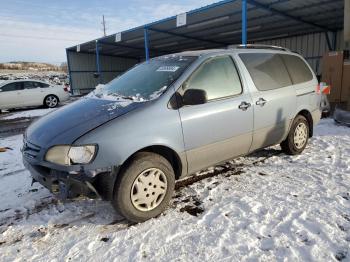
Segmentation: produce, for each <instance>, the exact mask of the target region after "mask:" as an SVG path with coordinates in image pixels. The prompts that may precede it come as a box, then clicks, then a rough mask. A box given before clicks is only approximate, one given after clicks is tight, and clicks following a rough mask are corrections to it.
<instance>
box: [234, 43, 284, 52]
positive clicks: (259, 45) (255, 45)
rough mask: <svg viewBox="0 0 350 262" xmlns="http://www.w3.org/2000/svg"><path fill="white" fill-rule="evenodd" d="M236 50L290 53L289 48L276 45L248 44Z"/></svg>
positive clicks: (239, 46) (238, 46)
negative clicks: (270, 50)
mask: <svg viewBox="0 0 350 262" xmlns="http://www.w3.org/2000/svg"><path fill="white" fill-rule="evenodd" d="M236 48H239V49H274V50H281V51H286V52H290V50H289V49H288V48H285V47H282V46H275V45H261V44H246V45H237V46H236Z"/></svg>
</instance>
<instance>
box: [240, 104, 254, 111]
mask: <svg viewBox="0 0 350 262" xmlns="http://www.w3.org/2000/svg"><path fill="white" fill-rule="evenodd" d="M249 107H251V104H250V103H247V102H242V103H241V104H240V105H239V106H238V108H239V109H241V110H243V111H246V110H247V109H248V108H249Z"/></svg>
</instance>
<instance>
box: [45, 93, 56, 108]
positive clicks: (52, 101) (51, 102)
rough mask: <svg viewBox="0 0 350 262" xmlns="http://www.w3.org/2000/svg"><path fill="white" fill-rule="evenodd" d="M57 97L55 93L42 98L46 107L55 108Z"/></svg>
mask: <svg viewBox="0 0 350 262" xmlns="http://www.w3.org/2000/svg"><path fill="white" fill-rule="evenodd" d="M58 102H59V99H58V97H57V96H55V95H48V96H46V97H45V99H44V106H46V107H48V108H55V107H56V106H57V105H58Z"/></svg>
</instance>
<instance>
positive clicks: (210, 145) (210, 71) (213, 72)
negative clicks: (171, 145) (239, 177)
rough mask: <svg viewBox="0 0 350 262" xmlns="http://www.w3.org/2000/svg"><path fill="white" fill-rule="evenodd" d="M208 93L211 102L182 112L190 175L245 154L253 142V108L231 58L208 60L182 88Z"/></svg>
mask: <svg viewBox="0 0 350 262" xmlns="http://www.w3.org/2000/svg"><path fill="white" fill-rule="evenodd" d="M187 89H202V90H204V91H206V93H207V98H208V101H207V103H205V104H200V105H188V106H186V105H185V106H183V107H181V108H180V109H179V111H180V117H181V121H182V128H183V135H184V144H185V150H186V154H187V161H188V172H189V173H194V172H196V171H199V170H201V169H203V168H206V167H209V166H211V165H214V164H216V163H219V162H222V161H225V160H228V159H231V158H233V157H235V156H238V155H242V154H245V153H247V152H248V151H249V148H250V146H251V143H252V130H253V108H252V106H251V98H250V95H249V94H248V93H247V92H246V91H245V90H244V88H243V87H242V82H241V80H240V77H239V74H238V71H237V67H236V66H235V63H234V61H233V59H232V57H231V56H219V57H213V58H210V59H208V60H206V61H205V62H204V63H203V64H202V65H201V66H199V67H198V68H197V69H196V71H195V72H194V73H193V74H192V75H191V77H190V78H189V79H188V80H187V81H186V82H185V83H184V84H183V86H182V87H181V88H180V90H179V93H180V94H183V93H184V92H185V91H186V90H187Z"/></svg>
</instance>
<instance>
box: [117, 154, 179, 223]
mask: <svg viewBox="0 0 350 262" xmlns="http://www.w3.org/2000/svg"><path fill="white" fill-rule="evenodd" d="M174 187H175V175H174V170H173V168H172V167H171V165H170V163H169V162H168V161H167V160H166V159H165V158H164V157H162V156H160V155H158V154H155V153H150V152H141V153H138V154H136V155H135V157H134V158H133V159H132V160H131V161H130V163H129V165H128V166H127V167H126V168H125V169H124V170H122V171H121V173H120V174H119V175H118V178H117V181H116V184H115V188H114V196H113V200H112V204H113V206H114V208H115V209H116V210H117V211H118V212H119V213H121V215H123V216H124V217H125V218H126V219H128V220H130V221H132V222H143V221H146V220H148V219H150V218H152V217H156V216H158V215H159V214H161V213H162V212H163V211H164V210H165V208H166V207H167V206H168V203H169V201H170V198H171V196H172V194H173V192H174Z"/></svg>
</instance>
